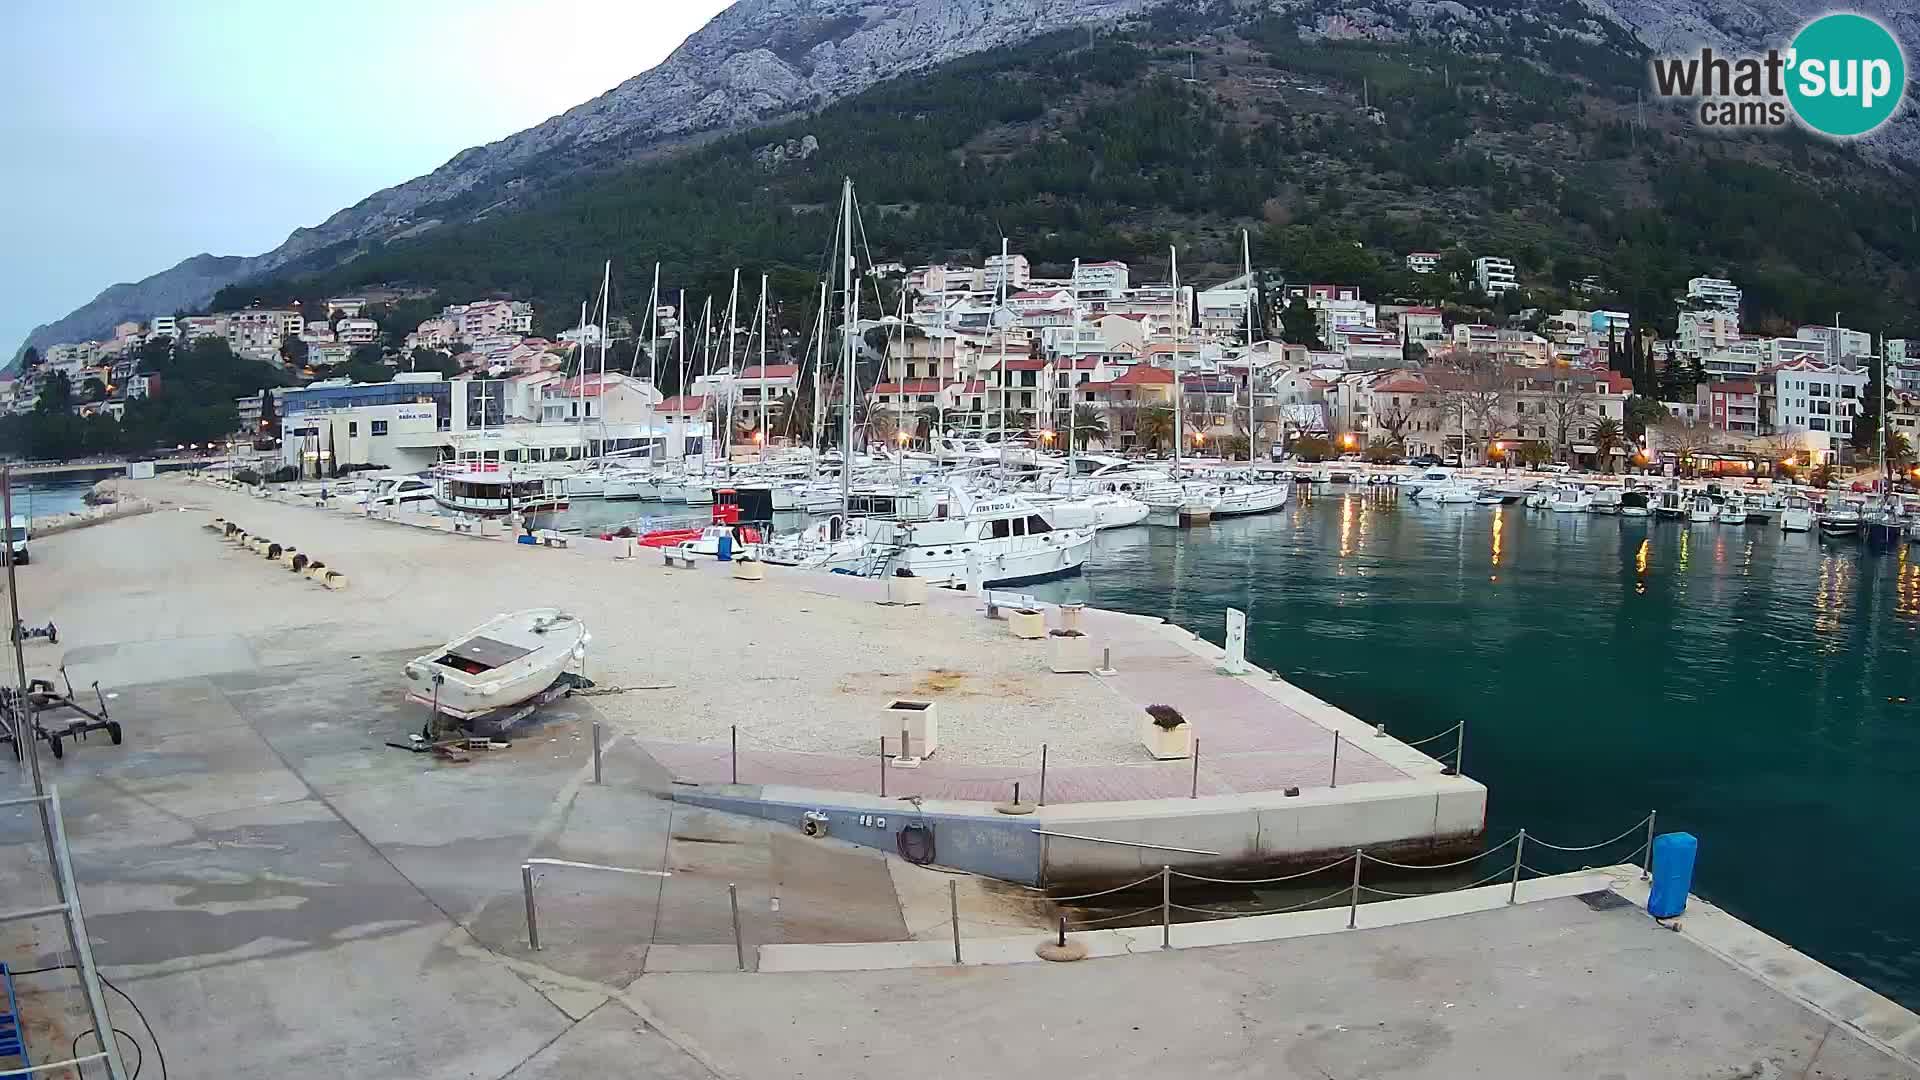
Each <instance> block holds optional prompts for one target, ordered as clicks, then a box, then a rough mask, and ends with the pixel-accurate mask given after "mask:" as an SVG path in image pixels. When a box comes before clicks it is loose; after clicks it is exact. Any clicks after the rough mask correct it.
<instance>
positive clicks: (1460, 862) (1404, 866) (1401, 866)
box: [1360, 833, 1533, 870]
mask: <svg viewBox="0 0 1920 1080" xmlns="http://www.w3.org/2000/svg"><path fill="white" fill-rule="evenodd" d="M1518 839H1520V834H1519V833H1514V834H1513V835H1512V836H1511V837H1508V838H1507V839H1505V840H1502V841H1501V842H1500V843H1498V844H1495V845H1493V846H1492V847H1490V848H1488V849H1486V850H1485V851H1482V852H1481V853H1480V854H1478V855H1469V856H1467V857H1466V858H1464V859H1455V860H1454V861H1452V862H1445V863H1430V864H1427V865H1424V866H1415V865H1414V864H1412V863H1397V862H1388V861H1387V860H1385V859H1382V858H1379V857H1378V856H1375V855H1368V854H1367V853H1366V852H1364V851H1363V852H1361V853H1360V854H1361V857H1362V858H1364V859H1366V860H1367V861H1368V862H1370V863H1379V864H1380V865H1381V866H1391V867H1393V868H1394V869H1395V870H1450V869H1452V868H1453V867H1456V866H1465V865H1467V864H1468V863H1470V862H1477V861H1479V860H1481V859H1484V858H1486V857H1487V856H1489V855H1491V854H1493V853H1494V852H1496V851H1499V850H1500V849H1501V848H1503V847H1506V846H1507V845H1508V844H1511V843H1513V842H1514V841H1515V840H1518ZM1527 839H1528V840H1532V839H1533V837H1531V836H1529V837H1527Z"/></svg>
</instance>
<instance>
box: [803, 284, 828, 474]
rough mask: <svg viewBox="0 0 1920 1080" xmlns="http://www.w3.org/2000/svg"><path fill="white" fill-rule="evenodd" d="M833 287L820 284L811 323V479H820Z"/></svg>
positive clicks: (809, 434)
mask: <svg viewBox="0 0 1920 1080" xmlns="http://www.w3.org/2000/svg"><path fill="white" fill-rule="evenodd" d="M832 287H833V286H832V285H831V284H829V283H828V282H827V281H826V280H825V279H822V280H821V282H820V314H819V317H818V318H816V319H814V321H813V326H814V329H813V336H814V346H813V416H812V418H811V419H812V423H813V430H812V431H810V432H808V433H807V446H808V447H809V448H810V449H812V451H813V478H814V479H815V480H818V479H819V478H820V455H821V454H822V453H823V452H824V451H823V450H822V448H821V446H820V418H821V417H822V416H824V415H825V412H826V407H827V406H826V402H825V401H823V400H821V394H822V386H823V385H824V384H825V382H826V378H827V291H828V290H829V289H831V288H832Z"/></svg>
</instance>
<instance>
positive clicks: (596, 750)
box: [593, 717, 600, 784]
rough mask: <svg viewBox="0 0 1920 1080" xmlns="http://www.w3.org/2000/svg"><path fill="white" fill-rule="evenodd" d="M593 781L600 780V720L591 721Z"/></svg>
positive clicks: (597, 781) (596, 718)
mask: <svg viewBox="0 0 1920 1080" xmlns="http://www.w3.org/2000/svg"><path fill="white" fill-rule="evenodd" d="M593 782H594V783H596V784H597V783H599V782H600V720H599V718H598V717H595V718H594V721H593Z"/></svg>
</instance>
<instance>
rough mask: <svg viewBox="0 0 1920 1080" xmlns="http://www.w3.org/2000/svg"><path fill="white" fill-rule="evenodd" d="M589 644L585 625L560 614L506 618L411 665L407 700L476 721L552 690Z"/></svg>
mask: <svg viewBox="0 0 1920 1080" xmlns="http://www.w3.org/2000/svg"><path fill="white" fill-rule="evenodd" d="M588 640H589V636H588V634H587V629H586V627H585V626H584V625H582V624H581V622H580V620H578V619H576V618H574V617H573V616H571V615H568V614H566V613H565V612H562V611H560V610H558V609H556V608H533V609H530V610H527V611H517V612H514V613H512V614H509V615H501V616H499V617H498V618H495V619H494V620H493V621H491V622H488V623H485V624H483V625H481V626H478V627H475V628H474V629H472V630H469V631H468V632H466V633H465V634H461V635H460V636H458V637H456V638H454V639H453V640H451V641H449V642H447V644H446V645H444V646H442V647H441V648H438V649H435V650H434V651H433V652H430V653H427V654H426V655H424V656H419V657H416V658H414V659H413V660H411V661H409V662H408V664H407V666H406V675H407V680H408V682H409V687H408V691H407V698H408V699H409V700H411V701H418V702H421V703H423V704H426V705H428V706H429V707H431V708H435V709H437V710H438V711H439V712H441V713H444V714H445V715H447V716H451V717H454V718H455V719H459V720H471V719H473V718H474V717H476V716H480V715H483V714H485V713H488V712H492V711H493V710H495V709H503V708H506V707H508V706H511V705H517V704H519V703H520V702H523V701H525V700H527V699H528V698H530V697H533V696H534V695H536V694H538V693H540V692H541V691H542V690H545V689H546V688H547V687H549V686H552V685H553V683H554V681H555V680H557V679H558V678H559V677H560V674H561V673H562V672H563V671H565V670H566V668H567V665H568V664H569V663H571V662H572V661H573V660H574V659H576V658H577V657H578V656H579V655H580V654H581V653H583V652H584V650H585V648H586V643H587V641H588Z"/></svg>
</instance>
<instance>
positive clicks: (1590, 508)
mask: <svg viewBox="0 0 1920 1080" xmlns="http://www.w3.org/2000/svg"><path fill="white" fill-rule="evenodd" d="M1620 494H1621V493H1620V491H1619V490H1618V489H1615V488H1601V489H1600V490H1599V491H1596V492H1594V493H1593V497H1592V498H1590V499H1588V500H1587V512H1588V513H1590V514H1618V513H1619V512H1620V505H1621V503H1620Z"/></svg>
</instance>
